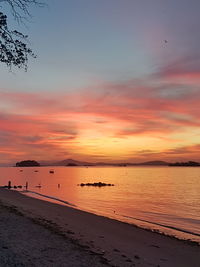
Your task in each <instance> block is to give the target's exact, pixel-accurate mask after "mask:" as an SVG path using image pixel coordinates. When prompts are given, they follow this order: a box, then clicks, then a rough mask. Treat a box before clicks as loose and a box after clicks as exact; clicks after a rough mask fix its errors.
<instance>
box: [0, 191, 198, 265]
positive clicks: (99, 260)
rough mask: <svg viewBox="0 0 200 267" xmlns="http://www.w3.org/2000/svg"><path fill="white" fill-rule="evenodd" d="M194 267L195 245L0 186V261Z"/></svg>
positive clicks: (39, 263)
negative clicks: (0, 187)
mask: <svg viewBox="0 0 200 267" xmlns="http://www.w3.org/2000/svg"><path fill="white" fill-rule="evenodd" d="M106 265H107V266H120V267H121V266H122V267H123V266H124V267H126V266H142V267H146V266H157V267H158V266H160V267H200V246H198V245H196V244H192V243H190V242H186V241H181V240H177V239H175V238H172V237H168V236H164V235H162V234H158V233H153V232H151V231H147V230H144V229H141V228H138V227H135V226H133V225H129V224H126V223H122V222H119V221H116V220H112V219H109V218H106V217H102V216H97V215H94V214H91V213H88V212H84V211H81V210H77V209H73V208H71V207H66V206H61V205H58V204H54V203H49V202H46V201H42V200H39V199H34V198H31V197H28V196H26V195H22V194H20V193H18V192H16V191H12V190H7V189H0V266H88V267H90V266H92V267H93V266H106Z"/></svg>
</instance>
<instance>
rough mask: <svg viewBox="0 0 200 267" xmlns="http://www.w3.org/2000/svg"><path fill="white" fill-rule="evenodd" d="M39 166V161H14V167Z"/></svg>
mask: <svg viewBox="0 0 200 267" xmlns="http://www.w3.org/2000/svg"><path fill="white" fill-rule="evenodd" d="M36 166H37V167H39V166H40V163H38V162H37V161H35V160H23V161H20V162H17V163H16V167H36Z"/></svg>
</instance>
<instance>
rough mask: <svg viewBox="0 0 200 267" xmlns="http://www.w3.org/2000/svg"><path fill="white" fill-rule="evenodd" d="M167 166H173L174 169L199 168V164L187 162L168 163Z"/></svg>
mask: <svg viewBox="0 0 200 267" xmlns="http://www.w3.org/2000/svg"><path fill="white" fill-rule="evenodd" d="M169 166H175V167H183V166H184V167H200V163H199V162H196V161H187V162H175V163H170V164H169Z"/></svg>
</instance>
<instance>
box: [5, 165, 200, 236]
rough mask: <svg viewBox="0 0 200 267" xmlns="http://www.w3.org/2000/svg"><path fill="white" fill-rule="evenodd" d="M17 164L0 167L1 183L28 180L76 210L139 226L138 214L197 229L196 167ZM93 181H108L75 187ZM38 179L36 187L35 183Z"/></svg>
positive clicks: (33, 185)
mask: <svg viewBox="0 0 200 267" xmlns="http://www.w3.org/2000/svg"><path fill="white" fill-rule="evenodd" d="M21 169H22V170H23V172H20V168H1V170H2V178H1V185H4V184H7V182H8V180H10V181H11V182H12V185H14V184H17V185H19V184H21V185H25V183H26V181H28V184H29V188H28V189H29V190H30V191H35V192H38V193H40V194H42V195H47V196H50V197H54V198H58V199H60V200H63V201H67V202H69V203H72V204H74V205H76V207H77V208H79V209H83V210H86V211H90V212H93V213H96V214H100V215H104V216H108V217H112V218H115V219H119V220H122V221H127V222H130V223H136V224H139V225H141V224H142V225H143V226H144V225H145V222H143V221H140V219H141V220H144V221H146V222H154V223H159V224H164V225H167V226H173V225H174V226H176V227H177V228H181V229H189V230H190V231H193V232H195V233H199V229H198V225H199V220H200V217H199V215H198V214H199V212H200V210H199V205H198V204H197V203H199V201H200V199H199V190H200V188H199V187H200V183H199V169H198V168H191V167H190V168H180V167H178V168H175V167H54V169H53V170H54V173H49V170H50V168H49V167H39V168H37V170H38V172H35V169H36V168H33V167H31V168H21ZM11 178H12V179H11ZM94 182H102V183H112V184H114V186H107V187H106V186H105V187H101V188H99V187H87V186H84V187H81V186H78V184H81V183H94ZM38 184H40V185H41V188H38V187H36V186H37V185H38ZM58 185H59V186H58ZM194 185H195V186H194ZM32 196H33V197H38V198H41V199H45V198H43V197H41V196H37V195H32ZM45 200H47V201H52V202H56V203H59V202H58V201H55V200H51V199H45ZM59 204H61V205H63V203H61V202H60V203H59ZM135 219H138V220H139V221H137V220H135ZM148 226H149V225H148ZM150 227H152V228H154V227H155V225H153V224H152V225H150ZM156 227H159V226H157V225H156ZM162 230H163V229H162ZM164 231H166V229H164ZM178 234H179V235H180V233H178ZM182 234H183V233H182ZM193 238H194V237H193Z"/></svg>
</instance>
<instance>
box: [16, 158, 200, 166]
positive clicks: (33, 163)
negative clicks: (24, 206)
mask: <svg viewBox="0 0 200 267" xmlns="http://www.w3.org/2000/svg"><path fill="white" fill-rule="evenodd" d="M38 166H66V167H79V166H84V167H92V166H108V167H109V166H113V167H129V166H130V167H131V166H170V167H171V166H172V167H173V166H178V167H179V166H180V167H181V166H183V167H199V166H200V163H199V162H195V161H187V162H175V163H170V162H166V161H161V160H154V161H145V162H139V163H131V162H125V163H124V162H119V163H110V162H94V163H93V162H86V161H78V160H74V159H65V160H61V161H40V163H39V162H37V161H36V160H23V161H20V162H17V163H16V167H38Z"/></svg>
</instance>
